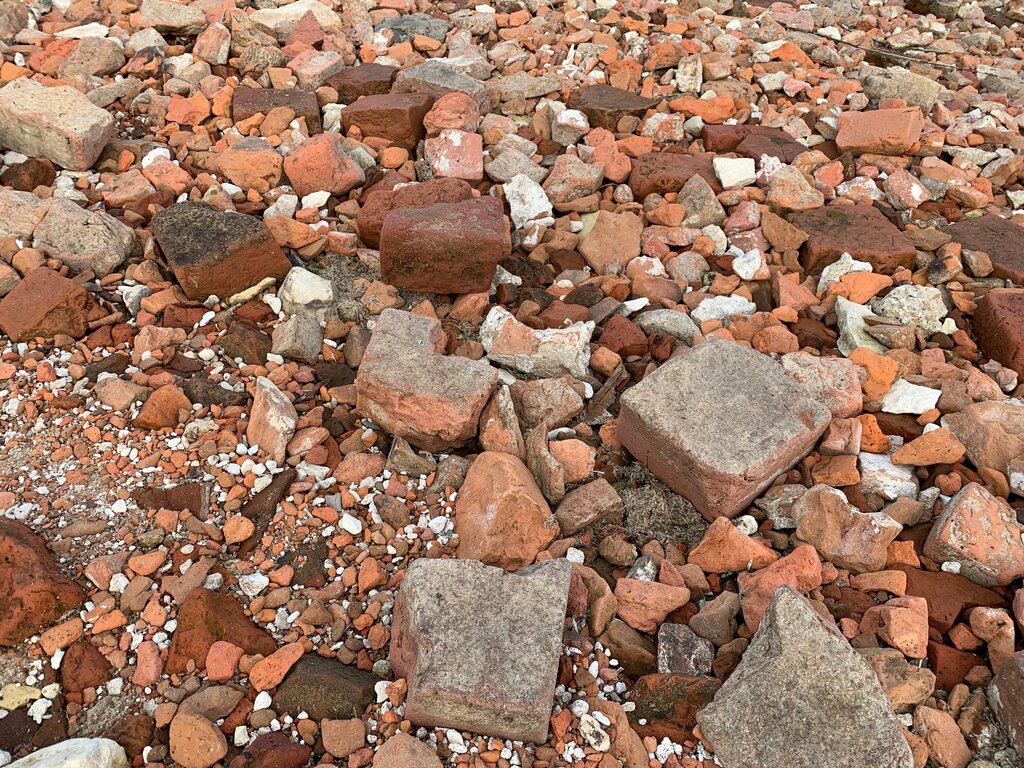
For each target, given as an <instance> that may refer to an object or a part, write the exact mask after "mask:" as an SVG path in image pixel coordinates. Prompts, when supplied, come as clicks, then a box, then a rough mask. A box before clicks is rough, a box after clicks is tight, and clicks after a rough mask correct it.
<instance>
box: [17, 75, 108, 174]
mask: <svg viewBox="0 0 1024 768" xmlns="http://www.w3.org/2000/svg"><path fill="white" fill-rule="evenodd" d="M115 133H116V130H115V127H114V118H113V117H112V116H111V115H110V113H108V112H107V111H106V110H104V109H100V108H99V107H97V106H96V105H95V104H93V103H92V102H91V101H89V99H88V98H87V97H86V96H85V94H83V93H81V92H79V91H77V90H75V89H74V88H69V87H67V86H58V87H55V88H47V87H46V86H45V85H40V84H39V83H37V82H36V81H35V80H29V79H28V78H25V77H22V78H18V79H17V80H15V81H14V82H12V83H10V84H8V85H7V86H6V87H5V88H3V89H0V146H3V147H6V148H7V149H13V150H14V151H15V152H21V154H23V155H28V156H29V157H45V158H47V159H48V160H52V161H53V162H54V163H56V164H57V165H59V166H61V167H62V168H68V169H70V170H73V171H84V170H87V169H88V168H90V167H91V166H92V165H93V163H95V162H96V160H97V158H98V157H99V156H100V153H101V152H102V151H103V148H104V147H106V146H107V144H108V143H109V142H110V141H112V140H113V138H114V136H115Z"/></svg>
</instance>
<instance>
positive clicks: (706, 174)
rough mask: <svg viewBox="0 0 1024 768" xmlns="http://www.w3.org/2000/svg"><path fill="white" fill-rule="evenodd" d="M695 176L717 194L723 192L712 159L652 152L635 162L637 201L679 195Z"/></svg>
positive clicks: (632, 179) (632, 180) (633, 185)
mask: <svg viewBox="0 0 1024 768" xmlns="http://www.w3.org/2000/svg"><path fill="white" fill-rule="evenodd" d="M692 176H701V177H702V178H703V179H704V181H706V182H707V183H708V184H710V185H711V189H713V190H714V191H715V193H716V194H717V193H719V192H721V191H722V185H721V184H719V182H718V175H717V174H716V173H715V169H714V166H713V165H712V162H711V157H710V156H708V155H700V156H696V155H686V154H682V153H679V152H648V153H647V154H644V155H641V156H640V157H638V158H636V159H635V160H633V170H632V172H631V173H630V175H629V186H630V188H631V189H632V190H633V196H634V197H635V198H636V199H637V200H643V199H644V198H645V197H647V195H649V194H651V193H653V192H657V193H658V194H660V195H663V194H665V193H666V192H678V191H679V190H681V189H682V188H683V185H684V184H686V182H687V181H689V180H690V178H691V177H692Z"/></svg>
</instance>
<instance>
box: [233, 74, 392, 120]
mask: <svg viewBox="0 0 1024 768" xmlns="http://www.w3.org/2000/svg"><path fill="white" fill-rule="evenodd" d="M369 66H373V65H369ZM357 69H361V67H357ZM276 107H285V108H287V109H290V110H291V111H292V112H294V113H295V114H296V116H298V117H304V118H306V127H307V128H308V129H309V134H310V136H312V135H313V134H315V133H320V131H321V130H322V129H321V127H320V105H319V104H317V101H316V94H315V93H313V92H312V91H302V90H299V89H297V88H296V89H293V90H284V89H280V88H248V87H246V86H244V85H242V86H239V87H238V88H235V93H234V96H232V99H231V114H232V117H233V118H234V120H235V122H236V123H240V122H242V121H243V120H248V119H249V118H250V117H252V116H253V115H255V114H256V113H257V112H261V113H263V114H264V115H266V114H267V113H268V112H269V111H270V110H272V109H275V108H276Z"/></svg>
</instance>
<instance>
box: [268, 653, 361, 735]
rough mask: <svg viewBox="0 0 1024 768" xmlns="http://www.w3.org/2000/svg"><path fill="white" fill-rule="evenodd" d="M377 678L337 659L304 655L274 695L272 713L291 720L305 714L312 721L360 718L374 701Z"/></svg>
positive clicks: (309, 654)
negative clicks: (289, 717)
mask: <svg viewBox="0 0 1024 768" xmlns="http://www.w3.org/2000/svg"><path fill="white" fill-rule="evenodd" d="M378 679H379V678H378V677H377V676H376V675H374V674H372V673H370V672H364V671H363V670H361V669H358V668H356V667H350V666H347V665H345V664H342V663H341V662H340V661H338V660H337V659H326V658H324V657H322V656H317V655H316V654H313V653H307V654H306V655H305V656H303V657H302V658H301V659H299V661H298V662H297V663H296V664H295V666H293V667H292V668H291V669H290V670H289V672H288V675H287V676H286V677H285V679H284V680H283V681H282V683H281V685H279V686H278V688H277V690H276V691H275V692H274V710H275V711H276V712H279V713H283V712H287V713H289V714H290V715H292V716H293V717H294V716H296V715H298V714H299V712H306V713H307V714H308V715H309V716H310V718H312V719H313V720H323V719H325V718H327V719H331V720H340V719H345V718H350V717H362V714H363V711H364V710H365V709H366V707H367V706H368V705H369V704H370V703H371V702H372V701H373V700H374V698H375V697H374V693H373V686H374V684H375V683H376V682H377V681H378Z"/></svg>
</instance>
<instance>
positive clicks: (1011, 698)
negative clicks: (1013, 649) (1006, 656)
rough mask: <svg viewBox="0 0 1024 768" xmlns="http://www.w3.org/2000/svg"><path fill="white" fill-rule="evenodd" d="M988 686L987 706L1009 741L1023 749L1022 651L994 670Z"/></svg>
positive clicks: (1023, 673)
mask: <svg viewBox="0 0 1024 768" xmlns="http://www.w3.org/2000/svg"><path fill="white" fill-rule="evenodd" d="M995 673H996V675H995V677H994V678H993V679H992V682H991V683H989V686H988V702H989V706H990V707H992V710H993V711H994V712H995V713H996V715H997V716H998V717H999V722H1001V723H1002V724H1003V727H1004V728H1005V729H1006V732H1007V734H1008V735H1009V737H1010V741H1011V743H1012V744H1013V746H1014V747H1015V748H1016V749H1017V750H1024V651H1020V652H1019V653H1015V654H1014V655H1013V657H1012V658H1011V659H1010V660H1009V661H1007V662H1006V663H1005V664H1003V665H1002V667H1001V668H1000V669H997V670H995Z"/></svg>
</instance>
